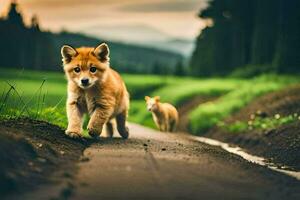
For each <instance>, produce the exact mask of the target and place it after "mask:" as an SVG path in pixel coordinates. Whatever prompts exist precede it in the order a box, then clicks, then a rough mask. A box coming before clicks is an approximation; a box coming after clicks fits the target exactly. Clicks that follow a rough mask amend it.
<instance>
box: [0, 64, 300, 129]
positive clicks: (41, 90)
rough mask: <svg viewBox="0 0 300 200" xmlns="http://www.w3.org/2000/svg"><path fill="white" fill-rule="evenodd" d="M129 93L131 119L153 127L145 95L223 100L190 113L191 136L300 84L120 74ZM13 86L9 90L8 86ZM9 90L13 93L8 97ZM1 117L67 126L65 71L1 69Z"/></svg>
mask: <svg viewBox="0 0 300 200" xmlns="http://www.w3.org/2000/svg"><path fill="white" fill-rule="evenodd" d="M122 77H123V79H124V80H125V83H126V86H127V88H128V90H129V92H130V94H131V103H130V113H129V121H132V122H136V123H140V124H143V125H146V126H149V127H155V125H154V122H153V120H152V116H151V113H149V112H148V111H147V110H146V106H145V101H144V96H145V95H149V96H155V95H159V96H161V99H162V101H167V102H170V103H172V104H174V105H175V106H180V105H181V104H182V103H183V102H185V101H187V100H188V99H190V98H192V97H195V96H206V97H219V98H218V99H217V100H215V101H213V102H209V103H204V104H202V105H199V106H198V107H197V108H195V109H194V110H193V111H192V112H190V114H189V119H190V128H191V132H192V133H195V134H200V133H202V132H204V131H205V130H207V129H209V128H210V127H212V126H214V125H217V124H222V121H223V119H224V118H226V117H228V116H229V115H231V114H232V113H234V112H236V111H238V110H239V109H241V108H242V107H244V106H245V105H247V104H248V103H249V102H251V101H252V100H253V99H255V98H257V97H258V96H261V95H263V94H265V93H268V92H271V91H275V90H279V89H281V88H283V87H286V86H288V85H290V84H294V83H299V82H300V79H299V77H295V76H278V75H263V76H259V77H256V78H252V79H236V78H213V79H196V78H181V77H180V78H179V77H169V76H151V75H129V74H122ZM9 84H10V85H12V86H13V88H11V86H10V85H9ZM8 91H10V92H9V93H8ZM0 95H1V96H0V117H2V118H7V117H23V116H27V117H31V118H34V119H41V120H46V121H48V122H51V123H53V124H57V125H59V126H61V127H66V124H67V119H66V114H65V100H66V80H65V78H64V74H63V72H61V73H59V72H38V71H28V70H26V71H25V70H24V71H22V70H14V69H9V70H7V69H0Z"/></svg>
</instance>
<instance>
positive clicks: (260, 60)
mask: <svg viewBox="0 0 300 200" xmlns="http://www.w3.org/2000/svg"><path fill="white" fill-rule="evenodd" d="M299 8H300V1H295V0H264V1H261V0H243V1H240V0H221V1H220V0H216V1H211V2H210V6H209V7H208V8H207V9H206V10H204V11H201V12H200V13H199V17H200V18H202V19H210V20H211V21H212V25H211V26H209V27H207V28H206V29H204V30H203V31H202V33H201V34H200V35H199V36H198V38H197V41H196V42H197V44H196V48H195V50H194V52H193V55H192V58H191V61H190V66H191V71H192V74H195V75H198V76H215V75H231V74H233V75H239V76H253V75H256V74H260V73H264V72H273V73H299V72H300V67H299V65H300V56H299V50H300V45H299V44H300V12H299Z"/></svg>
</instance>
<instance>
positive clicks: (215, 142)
mask: <svg viewBox="0 0 300 200" xmlns="http://www.w3.org/2000/svg"><path fill="white" fill-rule="evenodd" d="M192 138H193V139H194V140H196V141H199V142H202V143H205V144H209V145H211V146H218V147H221V148H222V149H224V150H225V151H228V152H230V153H233V154H235V155H238V156H241V157H242V158H244V159H245V160H247V161H249V162H252V163H255V164H258V165H262V166H266V167H268V168H269V169H271V170H274V171H277V172H280V173H283V174H285V175H288V176H291V177H294V178H296V179H297V180H300V172H296V171H291V170H287V169H278V168H277V167H275V164H274V163H270V162H266V159H265V158H262V157H259V156H254V155H251V154H249V153H246V152H245V151H244V150H243V149H242V148H240V147H238V146H235V147H233V146H230V145H229V144H227V143H224V142H220V141H218V140H214V139H210V138H205V137H197V136H192Z"/></svg>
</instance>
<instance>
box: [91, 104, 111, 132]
mask: <svg viewBox="0 0 300 200" xmlns="http://www.w3.org/2000/svg"><path fill="white" fill-rule="evenodd" d="M109 116H110V110H105V109H101V108H96V109H95V110H94V112H93V113H92V115H91V118H90V121H89V124H88V127H87V129H88V132H89V135H90V136H92V137H98V136H100V134H101V132H102V129H103V125H104V124H105V123H106V122H108V120H109Z"/></svg>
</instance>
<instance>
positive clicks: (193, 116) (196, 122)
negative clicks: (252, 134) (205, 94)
mask: <svg viewBox="0 0 300 200" xmlns="http://www.w3.org/2000/svg"><path fill="white" fill-rule="evenodd" d="M295 83H299V78H298V77H294V76H277V75H263V76H259V77H257V78H253V79H250V80H249V81H247V82H246V83H244V84H242V85H240V86H239V87H238V88H236V89H235V90H232V91H231V92H229V93H227V94H225V95H224V96H222V97H221V98H219V99H218V100H216V101H214V102H209V103H205V104H202V105H199V106H198V107H197V108H196V109H195V110H194V111H192V112H191V113H190V115H189V118H190V122H191V130H192V132H193V133H198V134H199V133H203V132H205V131H206V130H208V129H209V128H210V127H212V126H214V125H217V124H218V123H222V120H223V119H224V118H226V117H228V116H229V115H231V114H232V113H234V112H236V111H238V110H239V109H241V108H242V107H244V106H246V105H247V104H248V103H249V102H251V101H252V100H254V99H255V98H257V97H258V96H261V95H263V94H266V93H269V92H273V91H276V90H279V89H282V88H283V87H286V86H288V85H291V84H295Z"/></svg>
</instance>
